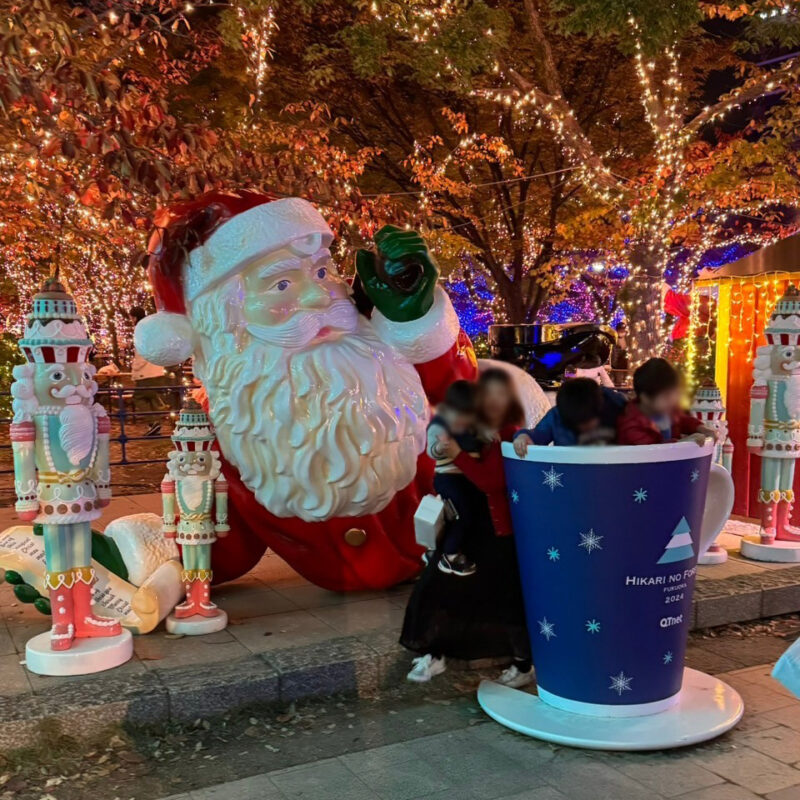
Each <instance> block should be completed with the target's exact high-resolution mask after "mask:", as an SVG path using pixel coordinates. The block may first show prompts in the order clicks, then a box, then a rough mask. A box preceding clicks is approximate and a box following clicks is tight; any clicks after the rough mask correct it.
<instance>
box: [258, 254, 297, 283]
mask: <svg viewBox="0 0 800 800" xmlns="http://www.w3.org/2000/svg"><path fill="white" fill-rule="evenodd" d="M287 269H300V259H299V258H284V259H281V260H280V261H275V262H273V263H272V264H267V265H266V266H265V267H263V268H262V269H260V270H259V271H258V277H259V278H269V277H270V276H272V275H275V274H277V273H279V272H284V271H285V270H287Z"/></svg>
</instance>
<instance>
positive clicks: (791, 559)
mask: <svg viewBox="0 0 800 800" xmlns="http://www.w3.org/2000/svg"><path fill="white" fill-rule="evenodd" d="M741 553H742V555H743V556H744V557H745V558H752V559H753V561H773V562H778V563H784V564H793V563H796V562H798V561H800V542H780V541H778V540H776V541H774V542H773V543H772V544H761V541H760V540H759V539H758V538H756V537H749V536H748V537H746V538H744V539H742V545H741Z"/></svg>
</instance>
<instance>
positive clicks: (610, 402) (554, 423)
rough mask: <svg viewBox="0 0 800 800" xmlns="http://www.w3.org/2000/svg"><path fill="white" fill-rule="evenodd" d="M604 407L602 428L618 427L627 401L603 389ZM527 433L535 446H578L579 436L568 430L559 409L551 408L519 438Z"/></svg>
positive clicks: (623, 397) (601, 412) (612, 391)
mask: <svg viewBox="0 0 800 800" xmlns="http://www.w3.org/2000/svg"><path fill="white" fill-rule="evenodd" d="M602 392H603V406H602V408H601V409H600V427H602V428H611V429H612V430H615V429H616V427H617V419H618V417H619V415H620V414H621V413H622V410H623V409H624V408H625V403H627V399H626V397H625V395H623V394H620V393H619V392H617V391H614V389H607V388H605V387H603V388H602ZM523 433H527V434H528V436H530V437H531V441H533V443H534V444H538V445H545V444H555V445H559V446H566V447H572V446H573V445H576V444H578V435H577V434H576V433H575V431H573V430H572V429H571V428H568V427H567V426H566V425H565V424H564V422H563V421H562V419H561V414H560V413H559V410H558V408H557V407H555V406H554V407H553V408H551V409H550V410H549V411H548V412H547V413H546V414H545V415H544V416H543V417H542V419H541V420H540V421H539V423H538V425H537V426H536V427H535V428H534V429H533V430H526V429H522V430H520V431H517V434H516V435H517V436H519V435H520V434H523Z"/></svg>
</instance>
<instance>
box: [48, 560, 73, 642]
mask: <svg viewBox="0 0 800 800" xmlns="http://www.w3.org/2000/svg"><path fill="white" fill-rule="evenodd" d="M67 581H69V582H70V585H69V586H67V585H66V582H67ZM71 581H72V573H71V572H70V571H69V570H67V571H66V572H48V573H47V574H46V575H45V583H46V585H47V587H48V588H49V590H50V611H51V613H52V616H53V626H52V627H51V628H50V649H51V650H69V649H70V647H72V641H73V640H74V639H75V614H74V609H73V599H72V589H73V587H72V585H71ZM54 587H55V588H54Z"/></svg>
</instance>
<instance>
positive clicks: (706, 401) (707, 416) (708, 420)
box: [691, 380, 733, 564]
mask: <svg viewBox="0 0 800 800" xmlns="http://www.w3.org/2000/svg"><path fill="white" fill-rule="evenodd" d="M691 411H692V414H694V416H695V417H697V419H699V420H700V421H701V422H702V423H703V425H705V426H706V427H707V428H711V429H712V430H715V431H716V432H717V443H716V447H715V448H714V462H715V463H717V464H719V465H720V466H722V467H724V468H725V469H726V470H728V472H730V471H731V461H732V460H733V442H731V439H730V437H729V436H728V422H727V420H725V406H724V405H723V403H722V393H721V392H720V390H719V388H718V387H717V384H716V383H714V381H712V380H709V381H707V382H706V383H704V384H703V385H702V386H701V387H700V388H699V389H698V390H697V393H696V394H695V396H694V400H693V402H692V408H691ZM727 560H728V553H727V551H726V550H725V548H723V547H721V546H720V545H718V544H717V543H716V542H712V544H711V546H710V547H709V548H708V550H706V552H705V553H703V554H702V555H701V556H700V558H699V559H698V563H699V564H723V563H724V562H725V561H727Z"/></svg>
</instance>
